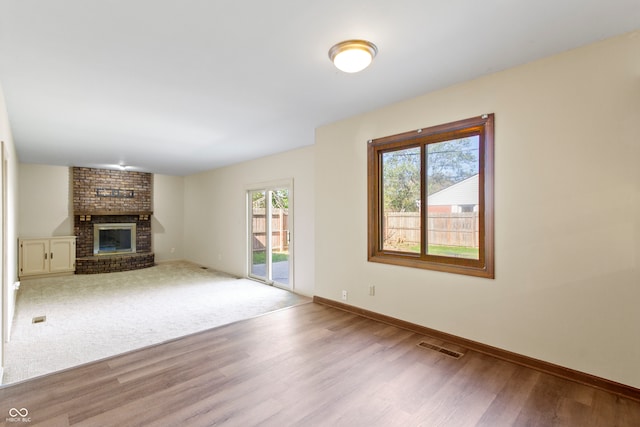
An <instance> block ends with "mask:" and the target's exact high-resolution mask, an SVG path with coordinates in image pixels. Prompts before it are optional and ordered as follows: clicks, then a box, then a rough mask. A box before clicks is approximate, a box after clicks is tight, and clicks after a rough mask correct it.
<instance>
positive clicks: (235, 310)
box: [3, 262, 310, 383]
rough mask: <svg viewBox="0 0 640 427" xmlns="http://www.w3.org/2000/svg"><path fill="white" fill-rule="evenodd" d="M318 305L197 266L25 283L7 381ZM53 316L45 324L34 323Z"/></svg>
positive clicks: (8, 356) (179, 265) (9, 351)
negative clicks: (292, 308) (297, 307)
mask: <svg viewBox="0 0 640 427" xmlns="http://www.w3.org/2000/svg"><path fill="white" fill-rule="evenodd" d="M308 301H310V300H309V299H308V298H305V297H302V296H299V295H296V294H293V293H291V292H287V291H285V290H282V289H278V288H274V287H271V286H267V285H263V284H260V283H258V282H254V281H251V280H247V279H237V278H235V277H231V276H228V275H225V274H222V273H219V272H215V271H211V270H204V269H201V268H199V267H198V266H195V265H193V264H190V263H186V262H180V263H167V264H161V265H158V266H155V267H151V268H147V269H143V270H136V271H129V272H121V273H110V274H96V275H75V276H65V277H58V278H41V279H32V280H25V281H23V282H22V286H21V287H20V290H19V293H18V301H17V305H16V314H15V318H14V324H13V330H12V336H11V341H10V342H9V343H8V344H7V346H6V357H5V371H4V380H3V383H10V382H15V381H20V380H24V379H28V378H32V377H34V376H38V375H43V374H46V373H50V372H53V371H57V370H61V369H65V368H69V367H72V366H76V365H79V364H82V363H86V362H90V361H94V360H98V359H102V358H105V357H108V356H112V355H115V354H118V353H122V352H126V351H130V350H133V349H136V348H140V347H143V346H147V345H151V344H156V343H159V342H163V341H166V340H169V339H173V338H176V337H179V336H182V335H186V334H190V333H194V332H198V331H202V330H205V329H209V328H213V327H216V326H220V325H223V324H227V323H231V322H234V321H237V320H242V319H246V318H250V317H254V316H257V315H260V314H264V313H267V312H270V311H274V310H277V309H280V308H284V307H288V306H292V305H296V304H299V303H303V302H308ZM38 316H46V321H45V322H42V323H32V320H33V318H34V317H38Z"/></svg>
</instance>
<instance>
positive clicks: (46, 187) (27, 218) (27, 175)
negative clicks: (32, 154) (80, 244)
mask: <svg viewBox="0 0 640 427" xmlns="http://www.w3.org/2000/svg"><path fill="white" fill-rule="evenodd" d="M70 173H71V171H70V169H69V167H67V166H47V165H34V164H26V163H21V164H20V165H19V175H18V177H19V179H18V188H19V192H20V195H21V197H20V204H19V212H18V213H19V215H20V228H19V236H20V237H51V236H73V208H72V205H73V197H72V195H71V178H70Z"/></svg>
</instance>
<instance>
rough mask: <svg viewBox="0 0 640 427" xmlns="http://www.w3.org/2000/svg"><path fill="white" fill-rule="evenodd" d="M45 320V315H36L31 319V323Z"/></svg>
mask: <svg viewBox="0 0 640 427" xmlns="http://www.w3.org/2000/svg"><path fill="white" fill-rule="evenodd" d="M46 320H47V316H37V317H34V318H33V319H31V323H42V322H44V321H46Z"/></svg>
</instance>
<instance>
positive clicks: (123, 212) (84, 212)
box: [73, 210, 153, 216]
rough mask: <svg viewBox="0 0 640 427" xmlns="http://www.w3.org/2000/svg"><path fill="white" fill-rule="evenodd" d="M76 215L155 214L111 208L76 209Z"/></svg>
mask: <svg viewBox="0 0 640 427" xmlns="http://www.w3.org/2000/svg"><path fill="white" fill-rule="evenodd" d="M73 214H74V215H76V216H87V215H89V216H91V215H93V216H100V215H134V216H136V215H146V216H151V215H153V211H109V210H91V211H76V212H74V213H73Z"/></svg>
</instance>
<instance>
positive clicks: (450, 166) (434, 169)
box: [426, 136, 480, 259]
mask: <svg viewBox="0 0 640 427" xmlns="http://www.w3.org/2000/svg"><path fill="white" fill-rule="evenodd" d="M479 142H480V138H479V137H478V136H471V137H468V138H461V139H455V140H450V141H444V142H438V143H433V144H429V145H428V146H427V153H426V156H427V159H426V162H427V197H428V198H427V254H429V255H438V256H449V257H458V258H470V259H479V243H480V242H479V224H480V222H479V212H480V206H479V194H480V186H479V179H478V178H479V175H478V172H479V170H480V162H479Z"/></svg>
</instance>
